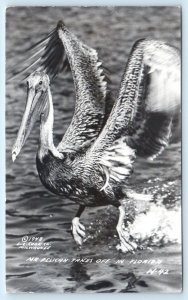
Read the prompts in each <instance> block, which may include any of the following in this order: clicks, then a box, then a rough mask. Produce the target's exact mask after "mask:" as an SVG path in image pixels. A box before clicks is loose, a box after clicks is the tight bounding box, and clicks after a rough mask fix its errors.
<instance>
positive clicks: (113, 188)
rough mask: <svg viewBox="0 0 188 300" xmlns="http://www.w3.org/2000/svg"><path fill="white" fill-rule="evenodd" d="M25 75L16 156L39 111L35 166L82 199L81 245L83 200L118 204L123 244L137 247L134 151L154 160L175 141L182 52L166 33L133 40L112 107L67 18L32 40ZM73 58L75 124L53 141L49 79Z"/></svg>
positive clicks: (97, 68) (97, 67)
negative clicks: (131, 217)
mask: <svg viewBox="0 0 188 300" xmlns="http://www.w3.org/2000/svg"><path fill="white" fill-rule="evenodd" d="M34 49H35V53H34V55H32V57H31V58H30V59H31V60H32V59H33V60H34V62H31V63H30V64H29V66H28V67H26V68H25V69H23V70H22V72H23V71H28V70H30V68H31V67H33V66H35V64H36V65H37V64H39V65H38V67H37V68H36V69H35V70H34V71H33V72H32V73H31V74H30V75H29V76H28V77H27V101H26V107H25V112H24V115H23V118H22V122H21V125H20V128H19V131H18V134H17V139H16V142H15V144H14V146H13V149H12V160H13V161H14V160H15V159H16V157H17V156H18V154H19V153H20V151H21V149H22V147H23V145H24V144H25V142H26V140H27V138H28V136H29V134H30V132H31V130H32V128H33V126H34V124H35V122H36V120H37V119H39V118H40V139H39V147H38V151H37V156H36V166H37V170H38V174H39V178H40V180H41V182H42V184H43V185H44V186H45V187H46V188H47V189H48V190H49V191H51V192H52V193H54V194H57V195H60V196H66V197H68V198H69V199H71V200H73V201H74V202H76V203H77V204H78V205H79V208H78V211H77V213H76V215H75V217H74V218H73V220H72V234H73V237H74V240H75V241H76V243H77V244H79V245H81V244H82V242H83V239H84V237H85V227H84V225H83V224H81V223H80V217H81V214H82V213H83V211H84V209H85V207H96V206H105V205H113V206H114V207H116V208H117V209H118V210H119V219H118V223H117V227H116V229H117V233H118V236H119V239H120V243H121V246H122V249H123V251H124V252H131V251H134V250H135V249H136V247H137V246H136V243H134V242H132V241H130V239H129V237H128V234H127V230H126V228H125V226H124V219H125V217H126V201H127V200H128V198H129V188H128V185H127V183H126V181H127V179H128V177H129V176H130V175H131V173H132V171H133V165H134V162H135V160H136V157H137V156H141V157H145V158H146V159H150V160H153V159H154V158H156V157H157V156H158V155H159V154H161V153H162V151H163V150H164V149H165V148H166V147H167V146H168V144H169V143H170V142H171V141H173V136H174V135H175V134H176V131H177V127H178V125H177V124H178V121H177V120H178V116H179V112H180V98H181V97H180V54H179V51H178V50H177V49H176V48H175V47H172V46H170V45H168V44H167V43H165V42H163V41H157V40H152V39H142V40H138V41H136V43H135V44H134V45H133V47H132V50H131V52H130V55H129V58H128V61H127V64H126V66H125V71H124V74H123V76H122V80H121V84H120V89H119V93H118V95H117V97H116V99H114V104H113V107H112V109H111V111H110V113H107V109H106V108H107V106H108V105H109V104H108V101H107V79H106V76H105V71H104V69H103V66H102V63H101V61H100V60H99V58H98V53H97V51H96V50H94V49H92V48H90V47H88V46H87V45H86V44H84V43H82V42H81V41H80V40H79V39H77V37H76V36H75V35H74V34H73V33H72V32H70V31H69V30H68V28H67V27H66V26H65V24H64V23H63V22H62V21H59V22H58V24H57V26H56V28H55V29H54V30H53V31H52V32H51V33H50V34H49V35H48V36H47V37H46V38H45V39H43V40H42V41H40V42H39V43H37V44H36V45H34ZM66 66H70V69H71V72H72V75H73V80H74V86H75V94H76V105H75V111H74V115H73V118H72V121H71V124H70V126H69V127H68V129H67V131H66V133H65V135H64V136H63V138H62V140H61V142H60V143H59V145H58V146H57V147H56V146H55V145H54V143H53V122H54V112H53V101H52V94H51V89H50V82H52V81H53V78H54V77H55V76H56V75H57V74H58V73H59V72H60V71H62V70H63V69H64V68H65V67H66Z"/></svg>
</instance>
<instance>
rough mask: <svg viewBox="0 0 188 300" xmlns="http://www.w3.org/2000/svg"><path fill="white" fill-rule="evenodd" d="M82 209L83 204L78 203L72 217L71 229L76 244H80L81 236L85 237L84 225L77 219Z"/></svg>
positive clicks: (83, 207)
mask: <svg viewBox="0 0 188 300" xmlns="http://www.w3.org/2000/svg"><path fill="white" fill-rule="evenodd" d="M84 209H85V206H84V205H80V206H79V209H78V211H77V213H76V215H75V217H74V218H73V219H72V226H71V230H72V234H73V238H74V240H75V242H76V243H77V244H78V245H82V241H83V238H84V237H85V227H84V225H82V224H81V223H80V221H79V219H80V216H81V214H82V213H83V211H84Z"/></svg>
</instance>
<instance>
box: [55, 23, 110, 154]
mask: <svg viewBox="0 0 188 300" xmlns="http://www.w3.org/2000/svg"><path fill="white" fill-rule="evenodd" d="M58 34H59V38H60V40H61V41H62V43H63V46H64V49H65V51H66V55H67V58H68V60H69V64H70V67H71V70H72V74H73V79H74V85H75V93H76V105H75V111H74V116H73V119H72V122H71V124H70V126H69V128H68V129H67V131H66V133H65V135H64V137H63V139H62V141H61V143H60V144H59V145H58V150H59V151H76V152H78V151H79V150H83V149H84V148H87V147H89V145H90V143H91V142H92V141H94V139H96V137H97V136H98V134H99V132H100V131H101V128H102V126H103V122H104V116H105V105H106V103H105V99H106V92H107V81H106V79H107V77H106V76H105V74H104V70H103V68H102V63H101V62H100V61H99V58H98V54H97V51H96V50H94V49H92V48H90V47H88V46H86V45H85V44H83V43H82V42H81V41H79V40H78V39H77V38H76V37H75V36H74V35H73V34H72V33H71V32H70V31H69V30H68V29H67V28H66V27H65V26H64V25H63V24H61V26H59V29H58Z"/></svg>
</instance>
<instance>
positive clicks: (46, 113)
mask: <svg viewBox="0 0 188 300" xmlns="http://www.w3.org/2000/svg"><path fill="white" fill-rule="evenodd" d="M53 124H54V109H53V102H52V95H51V91H50V88H49V87H48V90H47V99H46V104H45V107H44V110H43V113H42V115H41V124H40V143H39V149H38V157H39V159H40V160H41V161H42V159H43V157H44V156H45V155H47V154H48V151H49V150H50V151H51V152H52V154H53V155H54V156H55V157H59V158H62V157H61V156H62V155H61V154H60V153H59V151H58V150H57V149H56V147H55V146H54V142H53Z"/></svg>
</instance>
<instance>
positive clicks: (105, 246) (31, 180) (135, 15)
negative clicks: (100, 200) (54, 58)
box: [6, 7, 182, 293]
mask: <svg viewBox="0 0 188 300" xmlns="http://www.w3.org/2000/svg"><path fill="white" fill-rule="evenodd" d="M59 19H63V20H64V22H65V23H66V24H67V26H69V28H70V29H71V30H72V31H73V32H74V33H75V34H76V35H77V36H78V37H79V38H81V39H82V40H83V41H85V42H86V43H87V44H88V45H90V46H91V47H93V48H96V49H97V50H98V52H99V55H100V57H101V59H102V60H103V61H104V63H105V65H106V66H108V68H109V70H110V73H111V81H112V82H111V84H110V88H111V89H112V91H114V93H117V89H118V87H119V82H120V78H121V74H122V72H123V68H124V65H125V62H126V60H127V57H128V53H129V51H130V48H131V46H132V44H133V42H134V41H135V40H137V39H138V38H143V37H153V38H157V39H163V40H165V41H167V42H169V43H170V44H172V45H174V46H176V47H178V48H180V11H179V9H178V8H175V7H174V8H173V7H171V8H168V7H166V8H161V7H158V8H152V7H147V8H144V7H142V8H141V7H139V8H132V7H129V8H115V9H114V8H76V7H73V8H68V7H66V8H27V9H26V8H9V9H8V11H7V41H6V43H7V44H6V45H7V70H8V69H9V68H13V65H15V63H16V62H18V61H19V60H20V59H22V57H23V55H24V50H25V49H27V48H28V47H29V46H30V45H31V44H33V43H35V42H37V41H38V40H40V39H41V38H42V37H43V36H45V34H46V33H48V32H49V31H50V30H51V29H52V28H53V27H54V26H55V25H56V22H57V21H58V20H59ZM52 95H53V99H54V108H55V125H54V138H55V142H58V141H60V139H61V137H62V135H63V133H64V132H65V130H66V128H67V126H68V124H69V123H70V120H71V117H72V114H73V109H74V101H75V100H74V89H73V84H72V80H71V76H70V75H69V74H64V75H60V76H59V77H58V78H57V79H56V80H55V82H54V84H53V85H52ZM25 97H26V88H25V84H24V82H20V81H18V80H14V81H12V82H9V83H7V98H6V99H7V111H6V121H7V122H6V125H7V127H6V133H7V205H6V209H7V214H6V216H7V219H6V220H7V291H8V292H58V293H61V292H89V293H93V292H94V293H96V292H151V291H159V292H176V291H179V290H180V289H181V276H182V274H181V236H180V230H181V204H180V199H181V197H180V192H181V188H180V187H181V178H180V172H181V162H180V158H181V153H180V151H181V149H180V143H177V144H175V145H171V146H170V147H169V148H168V149H167V150H166V151H165V152H164V153H163V154H162V155H161V156H160V157H159V158H158V159H157V160H156V161H155V162H152V163H146V162H145V161H142V160H138V162H137V163H136V165H135V173H134V174H133V176H132V178H131V180H130V185H131V187H132V188H133V189H135V190H136V191H138V192H145V193H151V194H153V195H154V197H155V203H153V204H152V205H150V206H149V207H145V206H144V207H141V208H139V209H138V211H139V214H138V215H137V216H136V220H135V223H134V224H133V225H132V226H131V227H130V233H131V235H132V237H133V238H134V240H135V241H137V242H138V244H139V245H141V246H142V249H140V250H138V251H137V252H136V253H135V254H123V253H121V252H119V251H118V250H117V249H116V245H117V244H118V239H117V234H116V230H115V227H116V222H117V217H118V215H117V211H116V210H115V208H112V207H110V206H109V207H105V208H100V209H99V208H94V209H87V210H86V212H85V213H84V214H83V216H82V222H83V223H84V225H85V226H86V240H85V242H84V244H83V246H82V247H81V248H79V247H77V246H76V245H75V243H74V241H73V239H72V237H71V233H70V226H71V219H72V218H73V217H74V214H75V212H76V209H77V207H76V205H75V204H74V203H72V202H70V201H69V200H68V199H63V198H60V197H57V196H54V195H52V194H50V193H49V192H48V191H47V190H46V189H45V188H44V187H43V186H42V185H41V183H40V181H39V178H38V174H37V171H36V166H35V153H36V151H37V145H38V137H39V128H37V127H39V126H36V127H35V129H34V130H33V132H32V134H31V136H30V138H29V140H28V142H27V143H26V145H25V147H24V149H23V151H22V153H21V155H20V156H19V157H18V159H17V161H16V162H15V163H14V164H13V163H12V161H11V155H10V154H11V147H12V145H13V143H14V140H15V137H16V133H17V130H18V127H19V124H20V121H21V117H22V113H23V110H24V104H25ZM142 211H143V212H142ZM24 236H27V237H28V239H31V238H37V237H42V239H43V240H42V241H43V242H46V243H50V245H51V248H50V249H48V250H47V249H46V250H35V249H32V250H28V249H19V246H18V245H17V244H18V243H19V242H21V241H22V239H23V237H24ZM30 257H34V258H35V261H31V258H30ZM29 258H30V260H29ZM42 258H48V259H50V258H51V259H54V258H55V259H57V260H56V262H54V261H51V262H50V261H48V262H47V261H41V259H42ZM86 258H88V261H86V260H84V261H82V262H81V261H80V259H86ZM58 259H59V260H58ZM60 259H68V261H67V262H65V261H60ZM73 259H78V260H77V262H73V261H72V260H73ZM102 259H109V260H108V261H102ZM119 259H121V260H122V261H121V263H120V262H119V263H118V262H117V261H118V260H119ZM146 259H148V260H150V262H149V261H148V262H147V263H146V262H144V260H146ZM132 260H134V261H132ZM151 260H155V261H154V262H153V264H151ZM158 260H160V261H161V262H160V263H157V261H158ZM152 270H155V271H152ZM152 272H153V273H152ZM161 272H162V274H160V273H161Z"/></svg>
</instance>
